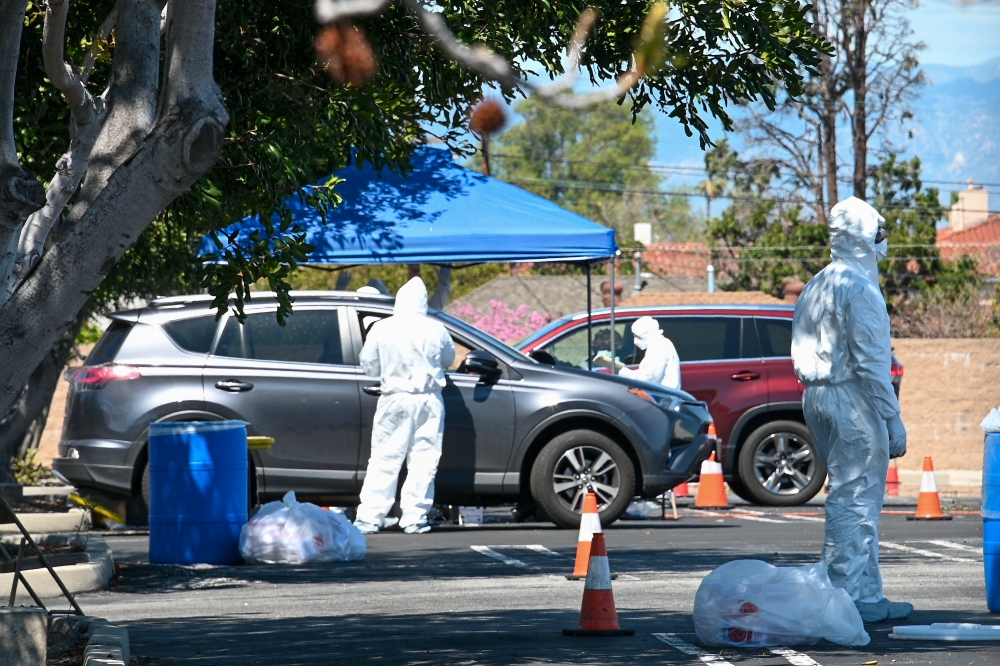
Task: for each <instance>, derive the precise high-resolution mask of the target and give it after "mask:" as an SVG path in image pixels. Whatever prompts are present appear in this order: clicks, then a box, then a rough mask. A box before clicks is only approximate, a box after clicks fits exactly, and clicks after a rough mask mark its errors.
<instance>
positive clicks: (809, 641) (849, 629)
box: [694, 560, 871, 647]
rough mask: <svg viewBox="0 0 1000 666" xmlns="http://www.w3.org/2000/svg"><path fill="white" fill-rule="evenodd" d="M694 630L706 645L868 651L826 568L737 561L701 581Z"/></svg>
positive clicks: (853, 612)
mask: <svg viewBox="0 0 1000 666" xmlns="http://www.w3.org/2000/svg"><path fill="white" fill-rule="evenodd" d="M694 628H695V632H696V633H697V634H698V638H700V639H701V641H702V642H703V643H705V644H707V645H732V646H736V647H756V646H776V645H803V644H805V645H813V644H815V643H818V642H819V640H820V639H822V638H825V639H826V640H828V641H831V642H833V643H837V644H839V645H868V642H869V641H870V640H871V639H870V638H869V637H868V634H867V633H865V627H864V623H863V622H862V621H861V615H860V614H859V613H858V609H857V608H855V607H854V602H853V601H851V597H850V595H849V594H847V592H845V591H844V590H841V589H839V588H835V587H834V586H833V584H832V583H831V582H830V577H829V576H828V575H827V573H826V564H824V563H823V562H819V563H817V564H812V565H810V566H806V567H774V566H771V565H770V564H768V563H767V562H761V561H760V560H736V561H733V562H728V563H726V564H723V565H722V566H721V567H719V568H718V569H716V570H715V571H713V572H712V573H710V574H708V575H707V576H705V579H704V580H703V581H701V586H700V587H699V588H698V593H697V594H696V595H695V598H694Z"/></svg>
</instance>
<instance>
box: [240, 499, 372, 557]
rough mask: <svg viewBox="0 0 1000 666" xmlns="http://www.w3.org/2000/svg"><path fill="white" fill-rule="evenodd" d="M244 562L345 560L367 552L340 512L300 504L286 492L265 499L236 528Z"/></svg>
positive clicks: (354, 529) (361, 535) (355, 531)
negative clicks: (275, 497) (277, 498)
mask: <svg viewBox="0 0 1000 666" xmlns="http://www.w3.org/2000/svg"><path fill="white" fill-rule="evenodd" d="M240 552H241V553H242V554H243V559H245V560H246V561H247V564H304V563H306V562H347V561H350V560H360V559H362V558H363V557H364V556H365V554H366V553H367V547H366V545H365V535H364V534H362V533H361V530H359V529H358V528H357V527H355V526H354V525H352V524H351V523H350V522H349V521H348V520H347V518H345V517H344V516H343V515H342V514H339V513H333V512H331V511H324V510H323V509H321V508H320V507H318V506H316V505H315V504H308V503H306V504H301V503H299V502H297V501H296V500H295V492H294V491H289V492H287V493H285V496H284V497H283V498H282V500H281V501H280V502H268V503H267V504H265V505H264V506H262V507H261V508H260V511H258V512H257V515H255V516H254V517H253V518H251V519H250V521H249V522H247V524H246V525H244V526H243V529H242V530H240Z"/></svg>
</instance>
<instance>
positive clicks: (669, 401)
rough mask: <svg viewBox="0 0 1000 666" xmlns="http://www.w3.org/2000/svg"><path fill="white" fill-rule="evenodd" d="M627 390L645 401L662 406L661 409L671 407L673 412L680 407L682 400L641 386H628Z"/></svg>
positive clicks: (677, 410)
mask: <svg viewBox="0 0 1000 666" xmlns="http://www.w3.org/2000/svg"><path fill="white" fill-rule="evenodd" d="M628 392H629V393H631V394H632V395H634V396H635V397H637V398H640V399H642V400H645V401H646V402H648V403H650V404H652V405H656V406H657V407H662V408H663V409H671V410H673V411H675V412H679V411H680V409H681V404H683V402H684V401H683V400H681V399H680V398H677V397H675V396H672V395H663V394H661V393H650V392H649V391H646V390H644V389H641V388H630V389H628Z"/></svg>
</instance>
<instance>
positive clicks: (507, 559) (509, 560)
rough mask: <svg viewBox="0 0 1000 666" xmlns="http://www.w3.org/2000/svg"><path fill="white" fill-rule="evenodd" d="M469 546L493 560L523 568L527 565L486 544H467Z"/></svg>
mask: <svg viewBox="0 0 1000 666" xmlns="http://www.w3.org/2000/svg"><path fill="white" fill-rule="evenodd" d="M469 548H471V549H472V550H474V551H476V552H477V553H479V554H481V555H485V556H486V557H492V558H493V559H494V560H497V561H498V562H503V563H504V564H509V565H510V566H512V567H521V568H523V569H527V568H528V565H527V564H525V563H524V562H522V561H521V560H519V559H517V558H514V557H507V556H506V555H504V554H503V553H498V552H497V551H495V550H493V549H492V548H490V547H488V546H469Z"/></svg>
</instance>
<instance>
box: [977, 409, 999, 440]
mask: <svg viewBox="0 0 1000 666" xmlns="http://www.w3.org/2000/svg"><path fill="white" fill-rule="evenodd" d="M979 427H980V428H982V429H983V432H985V433H986V434H987V435H992V434H995V433H998V432H1000V409H997V408H996V407H994V408H993V409H991V410H990V413H989V414H987V415H986V418H985V419H983V422H982V423H980V424H979Z"/></svg>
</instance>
